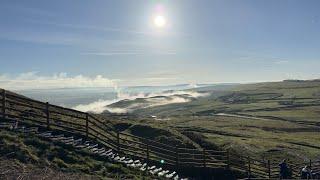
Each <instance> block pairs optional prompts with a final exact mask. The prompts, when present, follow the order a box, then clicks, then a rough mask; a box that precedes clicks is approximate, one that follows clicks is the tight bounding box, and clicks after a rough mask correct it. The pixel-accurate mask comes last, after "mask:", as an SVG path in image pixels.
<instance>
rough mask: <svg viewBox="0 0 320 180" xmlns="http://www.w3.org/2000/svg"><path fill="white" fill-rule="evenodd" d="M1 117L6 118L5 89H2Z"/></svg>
mask: <svg viewBox="0 0 320 180" xmlns="http://www.w3.org/2000/svg"><path fill="white" fill-rule="evenodd" d="M2 118H3V119H5V118H6V90H4V89H2Z"/></svg>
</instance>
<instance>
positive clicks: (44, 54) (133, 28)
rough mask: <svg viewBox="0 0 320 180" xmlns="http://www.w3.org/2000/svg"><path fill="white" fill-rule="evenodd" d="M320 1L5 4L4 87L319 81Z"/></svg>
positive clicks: (0, 10) (0, 21) (1, 24)
mask: <svg viewBox="0 0 320 180" xmlns="http://www.w3.org/2000/svg"><path fill="white" fill-rule="evenodd" d="M319 5H320V2H319V1H316V0H310V1H298V0H291V1H290V0H284V1H277V0H270V1H255V0H243V1H237V0H230V1H224V0H203V1H195V0H185V1H170V0H153V1H144V0H136V1H131V0H118V1H99V0H92V1H68V2H66V1H63V0H57V1H40V0H30V1H16V0H4V1H2V2H1V6H0V54H1V58H0V62H1V66H0V87H3V88H6V89H30V88H33V89H43V88H46V89H52V88H84V87H116V86H119V87H129V86H163V85H174V84H200V83H201V84H212V83H253V82H266V81H281V80H285V79H318V78H320V72H319V70H318V67H319V66H320V55H319V53H318V49H319V47H320V44H319V43H320V39H319V38H320V24H319V23H320V19H319V18H320V11H318V8H317V7H319ZM194 12H197V13H194Z"/></svg>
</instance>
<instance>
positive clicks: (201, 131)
mask: <svg viewBox="0 0 320 180" xmlns="http://www.w3.org/2000/svg"><path fill="white" fill-rule="evenodd" d="M193 91H198V92H205V93H209V94H210V95H209V96H206V97H200V98H198V99H196V100H193V101H190V102H186V103H179V104H169V105H163V106H156V107H150V108H142V109H138V110H135V111H134V112H133V114H134V115H135V117H134V118H132V119H130V120H132V121H135V122H136V123H144V124H148V125H149V126H151V127H154V128H161V129H170V130H171V131H172V132H175V134H176V135H177V136H179V137H184V139H186V140H189V141H191V142H190V143H193V144H197V145H199V146H208V147H212V148H214V147H221V148H231V149H233V150H234V151H236V152H238V153H239V154H243V155H248V154H250V155H253V156H260V157H270V158H275V159H280V158H284V157H291V158H293V159H296V160H297V161H299V160H301V159H307V158H318V159H319V158H320V145H319V144H320V81H319V80H314V81H283V82H270V83H258V84H246V85H232V86H226V87H225V88H219V89H217V88H216V87H214V86H213V87H205V88H198V89H193ZM130 103H131V104H134V101H130ZM122 105H123V104H122ZM221 113H224V114H226V115H224V114H221ZM151 115H152V116H157V118H158V120H152V118H150V116H151ZM237 115H240V116H237ZM147 119H148V120H147ZM161 119H164V120H161ZM155 132H156V130H155Z"/></svg>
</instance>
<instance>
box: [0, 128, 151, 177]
mask: <svg viewBox="0 0 320 180" xmlns="http://www.w3.org/2000/svg"><path fill="white" fill-rule="evenodd" d="M0 157H1V158H0V164H1V166H0V167H1V169H0V171H1V172H2V174H1V175H0V179H16V178H18V177H19V176H20V177H24V178H29V179H37V178H41V179H59V178H60V179H118V178H120V179H143V178H144V179H149V178H148V177H144V175H143V174H141V173H140V172H137V171H134V170H131V169H128V168H125V167H123V166H122V165H117V164H111V163H108V161H106V160H105V159H103V158H99V157H97V156H94V155H92V154H91V153H89V152H88V151H84V150H78V149H74V148H73V147H72V146H71V145H70V146H69V145H65V144H63V143H59V142H51V141H46V140H44V139H41V138H39V137H37V136H34V135H30V134H28V135H26V134H22V133H14V132H11V131H6V130H3V129H1V131H0ZM2 170H3V171H2Z"/></svg>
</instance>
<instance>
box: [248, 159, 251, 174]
mask: <svg viewBox="0 0 320 180" xmlns="http://www.w3.org/2000/svg"><path fill="white" fill-rule="evenodd" d="M250 177H251V162H250V156H248V178H249V179H250Z"/></svg>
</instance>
